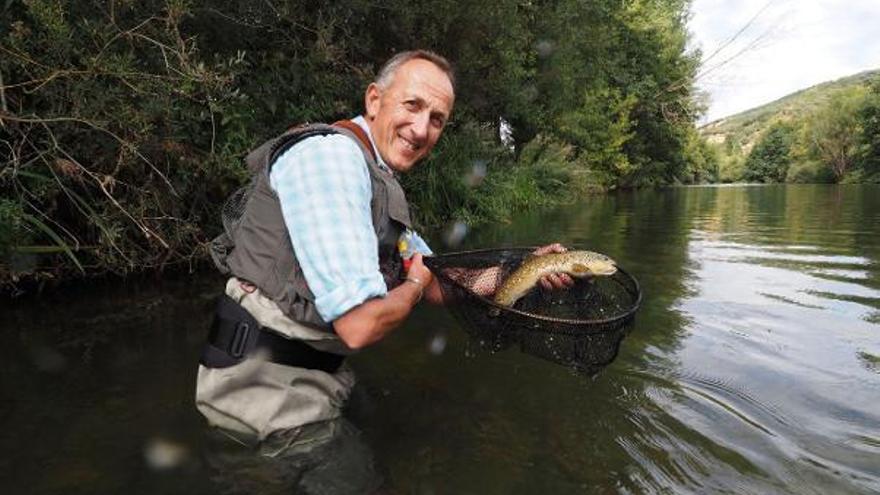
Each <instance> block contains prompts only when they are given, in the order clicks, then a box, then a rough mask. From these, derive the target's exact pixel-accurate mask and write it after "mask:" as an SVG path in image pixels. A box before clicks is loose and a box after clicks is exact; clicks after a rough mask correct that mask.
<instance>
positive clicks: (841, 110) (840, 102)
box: [806, 88, 865, 182]
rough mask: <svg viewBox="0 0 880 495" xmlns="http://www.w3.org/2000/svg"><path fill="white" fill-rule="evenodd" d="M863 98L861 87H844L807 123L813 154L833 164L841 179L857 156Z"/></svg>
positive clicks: (808, 141) (809, 145) (833, 168)
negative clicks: (860, 110)
mask: <svg viewBox="0 0 880 495" xmlns="http://www.w3.org/2000/svg"><path fill="white" fill-rule="evenodd" d="M864 100H865V92H864V90H863V89H862V88H852V89H847V90H841V91H840V92H838V93H836V94H835V95H834V96H833V97H832V98H831V101H829V102H828V104H827V105H825V106H824V107H822V108H821V109H819V110H818V111H816V112H815V113H814V114H812V115H811V116H810V119H809V120H808V121H807V123H806V138H807V143H806V144H807V146H808V147H809V149H810V151H811V152H812V154H813V156H815V157H816V158H818V159H819V160H821V161H822V162H823V163H826V164H828V165H829V166H830V167H831V171H832V172H833V173H834V177H835V179H836V180H837V181H838V182H840V181H841V180H842V179H843V177H844V175H846V173H847V171H849V169H850V168H851V167H852V166H853V164H854V162H855V161H856V160H857V159H858V155H859V151H860V146H859V141H860V136H861V131H862V127H861V126H862V123H861V119H860V118H859V109H860V108H861V106H862V104H863V103H864Z"/></svg>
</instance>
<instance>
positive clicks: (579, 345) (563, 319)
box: [425, 248, 641, 374]
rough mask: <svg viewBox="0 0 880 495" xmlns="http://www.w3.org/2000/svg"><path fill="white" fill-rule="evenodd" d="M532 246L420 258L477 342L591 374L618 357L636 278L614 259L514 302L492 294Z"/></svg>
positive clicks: (637, 298)
mask: <svg viewBox="0 0 880 495" xmlns="http://www.w3.org/2000/svg"><path fill="white" fill-rule="evenodd" d="M532 251H534V248H507V249H485V250H477V251H466V252H459V253H450V254H444V255H439V256H431V257H426V258H425V264H426V265H427V266H428V268H429V269H430V270H431V271H432V273H433V274H434V275H435V277H436V278H437V280H438V281H439V283H440V287H441V289H442V291H443V296H444V298H445V300H446V301H447V307H448V308H449V309H450V311H451V312H452V313H453V314H454V315H455V316H456V317H457V318H458V319H459V320H460V321H461V322H462V325H463V327H464V329H465V331H466V332H467V333H468V334H469V335H470V336H471V338H472V340H473V341H475V342H476V343H477V344H478V345H479V347H480V348H481V349H483V350H486V351H489V352H497V351H500V350H503V349H506V348H508V347H510V346H513V345H518V346H519V347H520V349H521V350H522V351H523V352H525V353H527V354H530V355H533V356H537V357H539V358H542V359H546V360H549V361H552V362H556V363H559V364H563V365H565V366H569V367H571V368H573V369H575V370H577V371H580V372H584V373H588V374H592V373H595V372H597V371H599V370H601V369H602V368H604V367H605V366H607V365H608V364H610V363H611V362H612V361H613V360H614V358H615V357H617V352H618V349H619V348H620V343H621V341H622V340H623V337H624V336H626V333H627V331H628V328H629V327H630V324H631V323H632V322H633V320H634V318H635V313H636V310H637V309H638V307H639V304H640V302H641V290H640V288H639V285H638V282H637V281H636V280H635V278H633V277H632V276H631V275H629V274H628V273H627V272H626V271H624V270H623V269H621V268H620V267H618V271H617V273H615V274H614V275H611V276H607V277H595V278H589V279H579V280H576V282H575V285H574V287H572V288H571V289H569V290H557V291H544V290H540V289H536V290H532V291H530V292H529V293H527V294H526V295H525V296H524V297H522V298H521V299H520V300H519V301H517V302H516V303H515V304H514V305H513V306H512V307H505V306H502V305H499V304H496V303H495V302H494V301H493V300H492V297H491V295H492V294H494V293H495V291H496V290H497V289H498V288H499V287H500V286H501V284H503V283H504V281H505V280H506V279H507V277H508V276H509V275H510V274H511V273H512V272H513V271H515V270H516V269H517V268H518V267H519V266H520V264H522V262H523V261H524V260H525V259H526V258H528V257H529V255H530V254H531V253H532Z"/></svg>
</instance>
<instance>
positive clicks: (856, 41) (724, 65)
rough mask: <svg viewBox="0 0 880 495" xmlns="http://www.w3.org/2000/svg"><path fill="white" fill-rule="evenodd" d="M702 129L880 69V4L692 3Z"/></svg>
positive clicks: (809, 0)
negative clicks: (704, 108) (704, 98)
mask: <svg viewBox="0 0 880 495" xmlns="http://www.w3.org/2000/svg"><path fill="white" fill-rule="evenodd" d="M688 27H689V30H690V32H691V44H692V47H693V48H700V49H701V50H702V53H703V61H702V67H701V71H700V75H699V76H698V79H697V87H698V89H699V90H701V91H704V92H706V93H707V94H708V97H709V102H708V103H709V110H708V112H707V115H705V116H704V117H703V119H702V122H711V121H713V120H716V119H719V118H723V117H726V116H729V115H733V114H736V113H739V112H741V111H743V110H748V109H750V108H754V107H756V106H760V105H763V104H765V103H769V102H771V101H773V100H776V99H778V98H781V97H783V96H785V95H787V94H789V93H793V92H795V91H797V90H799V89H804V88H808V87H810V86H813V85H815V84H818V83H821V82H824V81H830V80H834V79H838V78H841V77H844V76H848V75H852V74H855V73H858V72H861V71H864V70H869V69H880V0H845V1H841V0H769V1H768V0H694V1H693V4H692V5H691V19H690V22H689V24H688Z"/></svg>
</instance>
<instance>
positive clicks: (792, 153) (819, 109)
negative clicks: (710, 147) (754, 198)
mask: <svg viewBox="0 0 880 495" xmlns="http://www.w3.org/2000/svg"><path fill="white" fill-rule="evenodd" d="M878 81H880V71H869V72H863V73H860V74H856V75H854V76H850V77H847V78H843V79H840V80H838V81H833V82H829V83H823V84H820V85H817V86H814V87H812V88H809V89H806V90H803V91H799V92H797V93H794V94H792V95H789V96H786V97H784V98H782V99H780V100H778V101H775V102H773V103H770V104H767V105H764V106H762V107H758V108H756V109H752V110H749V111H746V112H743V113H741V114H738V115H734V116H732V117H728V118H726V119H723V120H721V121H718V122H713V123H710V124H708V125H706V126H704V127H703V128H702V129H701V130H700V132H701V134H702V135H703V136H704V138H705V139H706V140H708V141H710V142H712V143H714V146H716V149H717V150H718V151H719V152H720V169H721V173H720V178H721V180H722V181H724V182H731V181H737V180H741V179H745V180H759V181H765V180H767V177H766V175H765V172H767V173H769V171H764V172H762V171H761V170H757V171H750V170H748V169H749V167H752V166H757V167H758V168H759V169H760V167H761V166H762V164H766V161H762V160H759V161H755V160H757V159H758V155H755V152H756V149H757V148H758V147H759V146H760V144H761V142H762V141H763V140H766V139H767V137H768V136H769V133H770V131H771V128H773V127H774V126H779V125H783V124H784V125H785V126H787V127H788V128H789V129H790V131H789V132H788V133H787V135H788V138H787V142H788V145H787V146H788V149H789V157H790V159H789V160H788V163H790V166H791V169H790V171H789V173H788V174H787V175H785V176H784V177H785V180H786V181H789V182H840V181H845V182H878V181H880V165H878V164H880V160H878V159H877V158H876V157H877V156H878V153H880V96H877V95H878V94H880V82H878ZM777 132H779V131H777ZM777 144H778V145H782V141H779V142H778V143H777ZM763 151H764V152H766V151H767V150H766V149H765V150H763ZM747 158H751V160H752V161H751V164H750V165H746V159H747ZM743 165H745V168H743ZM771 168H772V167H771ZM782 177H783V176H782V175H778V174H777V175H776V178H772V179H771V180H773V181H781V180H782Z"/></svg>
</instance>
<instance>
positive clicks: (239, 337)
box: [229, 321, 251, 359]
mask: <svg viewBox="0 0 880 495" xmlns="http://www.w3.org/2000/svg"><path fill="white" fill-rule="evenodd" d="M250 335H251V326H250V325H248V323H247V322H246V321H240V322H238V323H236V325H235V334H234V335H233V336H232V342H231V343H230V345H229V354H231V355H232V357H234V358H236V359H241V358H243V357H244V355H245V354H246V353H247V351H248V342H249V340H250Z"/></svg>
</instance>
